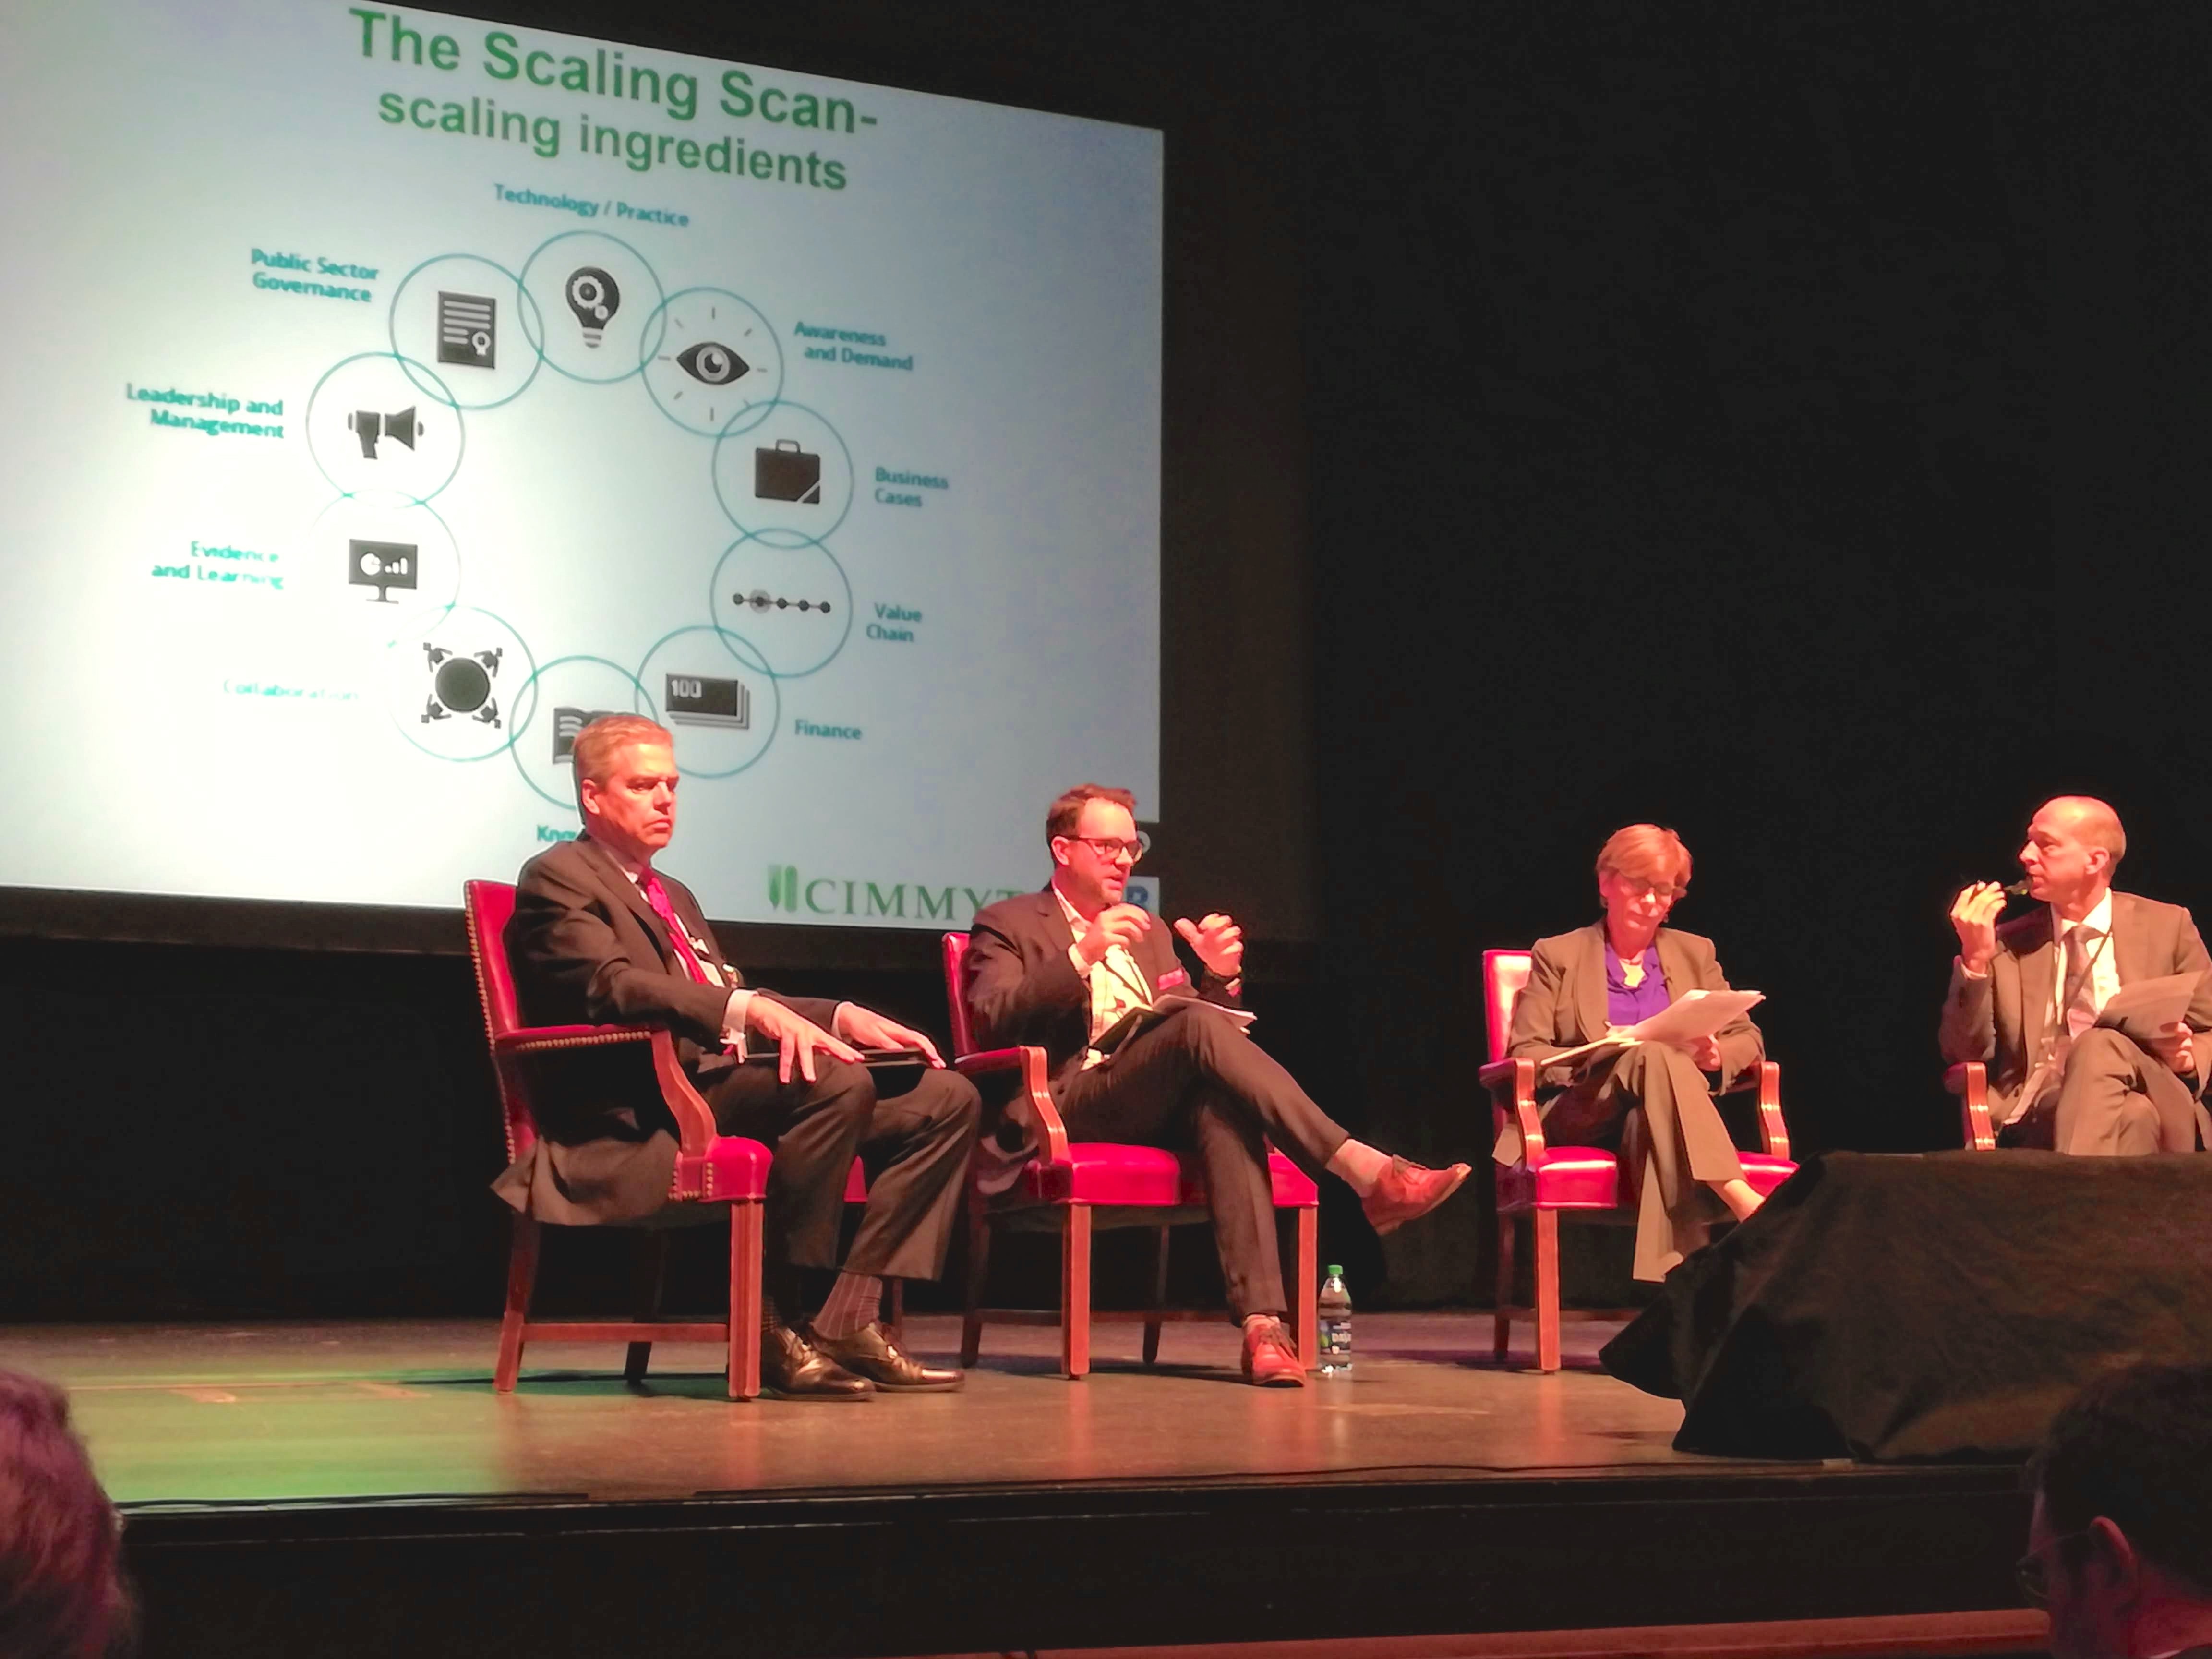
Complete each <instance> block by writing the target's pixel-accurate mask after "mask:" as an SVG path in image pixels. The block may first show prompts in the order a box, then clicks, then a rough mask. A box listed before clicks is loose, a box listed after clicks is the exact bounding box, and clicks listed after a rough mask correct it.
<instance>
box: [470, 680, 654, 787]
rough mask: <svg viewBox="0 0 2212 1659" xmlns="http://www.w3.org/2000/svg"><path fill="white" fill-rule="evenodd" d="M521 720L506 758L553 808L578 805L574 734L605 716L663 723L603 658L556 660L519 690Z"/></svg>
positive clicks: (643, 695)
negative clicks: (636, 716) (637, 717)
mask: <svg viewBox="0 0 2212 1659" xmlns="http://www.w3.org/2000/svg"><path fill="white" fill-rule="evenodd" d="M515 702H516V706H517V707H518V708H520V709H521V710H522V714H521V715H520V718H518V719H517V720H516V721H515V723H514V739H513V744H511V745H510V747H509V749H508V751H507V752H508V753H509V754H511V755H512V756H513V758H514V769H515V770H516V771H517V772H520V774H521V775H522V781H524V782H525V783H526V784H528V785H529V786H530V787H532V789H534V790H536V791H537V792H538V793H539V794H540V795H543V796H544V798H545V799H547V800H549V801H550V802H552V803H553V805H556V806H558V807H562V808H564V809H566V810H568V811H574V808H575V805H576V792H575V787H574V776H575V773H574V763H573V760H572V755H573V752H574V747H575V742H576V734H577V733H578V732H581V731H582V730H583V729H584V728H585V727H586V726H589V725H590V724H591V723H592V721H593V720H598V719H599V718H600V716H602V715H605V714H643V715H645V716H646V717H647V719H649V720H659V718H661V717H660V715H659V713H658V712H657V711H656V710H655V709H654V708H653V699H652V697H651V696H648V695H647V691H646V689H645V687H644V685H643V684H641V682H640V681H639V679H638V677H637V676H636V675H635V674H633V673H631V672H630V671H629V670H628V669H627V668H624V667H623V666H622V665H620V664H619V663H611V662H609V661H608V660H607V659H605V658H604V657H587V656H572V657H556V658H555V659H553V660H552V661H550V662H549V663H547V664H546V665H544V667H543V668H540V669H538V670H537V671H534V672H533V673H532V674H531V676H530V678H528V680H526V682H525V683H524V684H522V685H520V686H519V687H518V688H517V689H516V696H515Z"/></svg>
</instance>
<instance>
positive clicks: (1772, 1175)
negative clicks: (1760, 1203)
mask: <svg viewBox="0 0 2212 1659" xmlns="http://www.w3.org/2000/svg"><path fill="white" fill-rule="evenodd" d="M1737 1156H1738V1158H1740V1159H1741V1162H1742V1164H1743V1178H1744V1179H1745V1180H1746V1181H1748V1182H1750V1183H1751V1185H1752V1190H1753V1191H1754V1192H1756V1193H1757V1194H1759V1196H1760V1197H1761V1198H1765V1196H1767V1194H1770V1193H1771V1192H1772V1191H1773V1190H1774V1189H1775V1188H1777V1187H1779V1186H1780V1185H1781V1184H1782V1183H1783V1182H1785V1181H1787V1180H1789V1179H1790V1176H1794V1175H1796V1173H1797V1166H1796V1164H1792V1163H1791V1162H1790V1160H1789V1159H1788V1158H1776V1157H1774V1156H1773V1155H1772V1154H1771V1153H1768V1152H1741V1153H1739V1154H1737Z"/></svg>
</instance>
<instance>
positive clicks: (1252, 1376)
mask: <svg viewBox="0 0 2212 1659" xmlns="http://www.w3.org/2000/svg"><path fill="white" fill-rule="evenodd" d="M1244 1380H1245V1381H1246V1382H1247V1383H1253V1384H1255V1386H1257V1387H1260V1388H1262V1389H1303V1388H1304V1387H1305V1385H1306V1368H1305V1367H1304V1365H1302V1364H1299V1363H1298V1351H1297V1347H1296V1346H1295V1345H1293V1344H1292V1342H1291V1334H1290V1332H1289V1331H1287V1330H1285V1328H1283V1322H1282V1321H1281V1320H1279V1319H1270V1320H1267V1322H1264V1323H1262V1324H1258V1325H1247V1326H1246V1327H1245V1328H1244Z"/></svg>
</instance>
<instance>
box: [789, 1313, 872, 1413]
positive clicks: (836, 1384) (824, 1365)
mask: <svg viewBox="0 0 2212 1659" xmlns="http://www.w3.org/2000/svg"><path fill="white" fill-rule="evenodd" d="M875 1391H876V1385H875V1384H874V1383H871V1382H869V1381H868V1379H867V1378H866V1377H865V1376H854V1375H853V1373H852V1372H850V1371H848V1370H846V1369H845V1368H844V1367H843V1366H842V1365H840V1364H838V1363H837V1361H836V1358H835V1357H834V1356H832V1355H830V1354H828V1353H825V1352H823V1351H822V1350H821V1349H820V1348H819V1347H817V1346H815V1345H814V1344H812V1343H811V1342H809V1341H808V1340H806V1338H805V1337H804V1336H802V1335H801V1334H799V1332H797V1331H794V1330H793V1329H792V1328H791V1327H790V1326H788V1325H771V1326H769V1328H767V1329H766V1330H764V1331H763V1332H762V1333H761V1392H762V1393H763V1394H764V1395H768V1396H769V1399H771V1400H866V1398H867V1397H868V1396H869V1395H872V1394H873V1393H874V1392H875Z"/></svg>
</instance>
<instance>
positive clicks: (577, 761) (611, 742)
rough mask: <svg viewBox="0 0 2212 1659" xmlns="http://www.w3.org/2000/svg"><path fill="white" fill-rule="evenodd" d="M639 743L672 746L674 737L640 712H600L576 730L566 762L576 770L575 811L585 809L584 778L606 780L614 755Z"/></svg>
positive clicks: (612, 766)
mask: <svg viewBox="0 0 2212 1659" xmlns="http://www.w3.org/2000/svg"><path fill="white" fill-rule="evenodd" d="M639 743H665V744H669V745H670V746H671V748H672V747H673V746H674V745H675V743H676V738H675V737H674V735H673V734H672V733H671V732H670V731H669V729H668V728H667V727H666V726H663V725H661V724H660V722H659V721H658V720H647V718H646V717H645V716H644V715H642V714H602V715H600V716H599V719H597V720H593V721H592V723H591V724H590V725H589V726H586V727H585V728H584V729H583V730H582V731H580V732H577V733H576V742H575V745H574V747H573V748H572V749H570V750H569V751H568V764H569V765H570V766H571V767H573V768H574V769H575V775H576V810H577V811H579V812H581V811H583V810H584V780H585V779H586V778H589V779H590V780H591V781H592V782H593V783H605V781H607V778H608V775H610V774H611V772H612V770H613V769H614V763H615V757H616V756H617V755H619V754H620V753H622V751H623V750H625V749H627V748H629V746H630V745H631V744H639Z"/></svg>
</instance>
